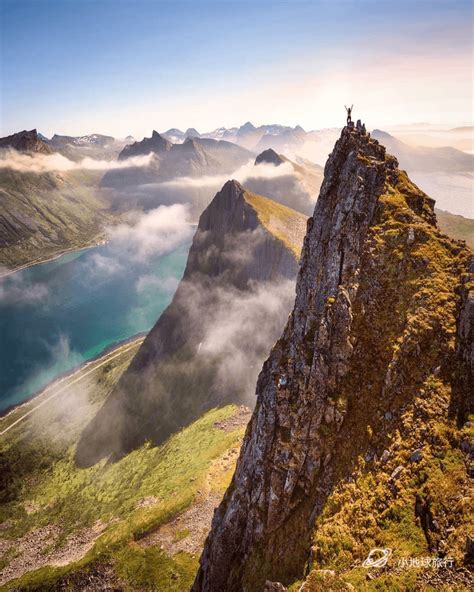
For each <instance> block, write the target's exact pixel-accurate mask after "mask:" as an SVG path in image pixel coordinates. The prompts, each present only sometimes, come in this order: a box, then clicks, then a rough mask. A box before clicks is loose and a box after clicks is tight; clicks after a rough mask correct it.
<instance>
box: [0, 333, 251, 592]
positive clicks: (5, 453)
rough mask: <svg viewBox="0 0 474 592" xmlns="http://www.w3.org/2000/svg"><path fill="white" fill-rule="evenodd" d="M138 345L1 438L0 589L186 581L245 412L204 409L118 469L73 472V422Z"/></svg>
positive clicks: (151, 586)
mask: <svg viewBox="0 0 474 592" xmlns="http://www.w3.org/2000/svg"><path fill="white" fill-rule="evenodd" d="M138 346H139V342H137V343H136V344H135V345H134V346H132V347H131V348H128V349H127V348H124V353H123V354H121V355H119V356H118V357H117V358H115V359H114V360H112V361H110V363H108V364H106V365H105V366H103V367H101V368H99V369H98V370H97V371H96V372H95V373H93V374H92V375H89V376H88V377H85V378H84V379H83V380H81V381H79V383H76V384H75V386H74V387H72V386H71V388H70V389H69V390H68V391H66V393H64V394H63V395H61V396H60V397H58V399H56V400H55V401H54V402H50V403H48V404H46V405H45V406H44V407H43V408H42V409H41V410H38V411H36V412H35V413H33V414H32V415H30V417H29V418H27V419H26V420H24V421H23V422H22V423H20V424H18V425H17V426H15V427H14V428H13V429H12V430H10V431H9V432H7V434H5V435H4V436H2V440H1V444H0V464H1V468H2V472H1V475H2V477H1V478H2V487H1V495H2V499H1V502H2V505H1V513H0V522H1V531H0V582H1V584H2V586H1V588H0V589H2V590H23V591H24V590H64V589H73V590H80V589H84V587H85V586H86V585H89V586H91V585H95V586H97V587H96V588H92V589H97V590H99V589H100V590H101V589H104V588H103V587H100V586H104V585H108V586H110V587H113V586H116V587H117V588H119V589H127V590H137V591H138V590H157V589H160V590H167V591H168V590H169V591H176V592H178V591H181V590H185V589H186V588H188V587H189V586H190V585H191V583H192V579H193V577H194V574H195V571H196V568H197V555H198V554H199V550H200V548H201V546H202V544H203V541H204V537H205V535H206V532H207V529H208V528H209V526H210V520H211V517H212V511H213V508H214V507H215V505H216V504H217V503H218V501H219V499H220V497H221V495H222V492H223V490H224V489H225V487H226V486H227V484H228V482H229V480H230V477H231V474H232V471H233V466H234V462H235V459H236V454H237V451H238V447H239V443H240V441H241V438H242V435H243V429H244V426H245V424H246V421H247V420H248V413H247V412H246V411H244V410H242V409H237V408H235V407H227V408H225V409H221V410H219V411H216V410H214V411H210V412H209V413H208V414H207V415H205V416H204V417H203V418H201V419H199V420H198V421H197V422H196V423H195V424H193V425H191V426H189V427H188V428H187V429H186V430H183V431H182V432H180V433H178V434H176V435H175V436H173V437H172V438H171V439H170V440H169V441H168V442H166V443H165V444H163V445H162V446H160V447H152V446H150V445H148V444H145V445H144V446H142V447H141V448H139V449H138V450H136V451H134V452H133V453H132V454H130V455H128V456H127V457H126V458H124V459H122V460H121V461H120V462H118V463H115V464H104V463H101V464H99V465H96V466H95V467H93V468H91V469H78V468H77V467H76V466H75V464H74V459H73V456H74V449H75V445H76V443H77V439H78V436H79V434H80V432H81V430H82V428H83V426H84V423H85V422H86V421H87V420H88V419H89V418H90V417H91V416H92V415H93V414H94V412H95V411H96V410H97V407H98V406H99V405H100V404H101V403H102V401H103V399H104V398H105V397H107V395H108V393H109V392H110V390H111V388H112V387H113V385H114V384H115V383H116V381H117V379H118V377H119V376H120V374H121V373H122V372H123V371H124V369H125V368H126V367H127V366H128V364H129V362H130V359H131V357H132V356H133V355H134V353H135V352H136V349H137V347H138ZM35 404H36V401H35V400H33V401H31V402H30V403H28V404H27V405H26V407H22V408H18V409H17V410H15V411H14V412H13V413H12V414H11V415H9V416H7V417H4V418H2V419H0V429H4V428H5V427H7V426H8V425H10V424H11V423H12V422H13V421H14V420H15V419H16V418H17V417H18V416H19V415H20V414H22V413H24V411H26V410H28V409H31V408H32V406H34V405H35ZM162 547H163V548H164V550H163V549H162ZM107 589H108V588H107Z"/></svg>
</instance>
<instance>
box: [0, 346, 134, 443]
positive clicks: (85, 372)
mask: <svg viewBox="0 0 474 592" xmlns="http://www.w3.org/2000/svg"><path fill="white" fill-rule="evenodd" d="M144 339H145V338H144V337H143V336H142V337H138V338H137V339H135V340H134V341H131V342H130V341H129V342H127V343H125V344H123V345H120V346H118V348H115V349H113V350H112V351H111V352H109V353H108V354H105V355H104V356H103V357H100V358H98V359H97V360H94V361H92V362H88V363H87V364H86V366H82V367H81V368H78V369H77V370H75V371H74V372H73V373H72V374H68V375H67V376H64V377H63V378H60V379H59V380H57V381H55V382H54V383H53V384H52V385H51V386H49V387H46V389H45V390H44V391H43V392H42V393H40V394H39V395H38V396H37V398H38V399H40V398H41V399H42V398H43V397H44V396H46V399H44V400H42V401H41V403H38V404H37V405H35V406H34V407H33V408H32V409H30V410H28V411H27V412H26V413H24V414H23V415H21V416H20V417H19V418H18V419H16V420H15V421H14V422H13V423H11V424H10V425H9V426H8V427H6V428H5V429H4V430H2V431H0V436H3V435H4V434H6V433H7V432H8V431H9V430H11V429H12V428H13V427H15V426H16V425H17V424H19V423H20V422H21V421H23V420H24V419H26V418H27V417H28V416H29V415H31V414H32V413H34V412H35V411H37V410H38V409H40V408H41V407H43V405H46V403H49V401H51V400H52V399H55V398H56V397H57V396H59V395H61V394H62V393H64V391H66V390H67V389H68V388H69V387H70V386H72V385H73V384H76V383H78V382H80V381H81V380H83V379H84V378H86V376H89V375H90V374H92V373H93V372H95V371H96V370H98V369H99V368H101V367H102V366H104V365H105V364H108V363H109V362H111V361H112V360H115V358H118V357H119V356H121V355H122V354H124V353H127V352H128V351H130V350H131V349H133V348H134V347H136V346H137V344H138V343H139V342H140V341H143V340H144ZM89 365H91V366H92V367H91V368H89V369H88V366H89ZM74 377H76V378H74ZM63 382H66V384H65V385H63V386H61V387H60V388H59V389H58V390H56V389H57V387H58V386H59V385H60V384H61V383H63ZM51 390H54V392H53V393H52V394H51V395H49V396H47V395H48V392H49V391H51ZM29 403H31V401H29ZM27 404H28V403H24V405H27ZM21 406H22V405H21ZM21 406H20V407H21ZM14 411H15V409H14V410H13V411H11V412H10V413H13V412H14ZM10 413H9V414H7V415H6V416H5V417H3V418H1V419H0V421H3V420H5V419H6V418H7V417H8V415H10Z"/></svg>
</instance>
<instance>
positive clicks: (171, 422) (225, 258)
mask: <svg viewBox="0 0 474 592" xmlns="http://www.w3.org/2000/svg"><path fill="white" fill-rule="evenodd" d="M305 231H306V218H305V217H304V216H303V215H302V214H299V213H298V212H295V211H294V210H291V209H289V208H286V207H284V206H282V205H280V204H277V203H275V202H273V201H272V200H270V199H267V198H265V197H262V196H260V195H256V194H253V193H250V192H247V191H245V190H244V189H243V188H242V187H241V186H240V185H239V184H238V183H237V182H236V181H229V182H227V183H226V184H225V185H224V187H223V188H222V190H221V191H220V192H219V193H217V195H216V196H215V197H214V199H213V201H212V202H211V204H210V205H209V206H208V207H207V208H206V210H205V211H204V212H203V213H202V215H201V218H200V220H199V225H198V228H197V231H196V234H195V236H194V240H193V244H192V246H191V250H190V252H189V256H188V261H187V265H186V269H185V272H184V276H183V279H182V281H181V283H180V285H179V286H178V289H177V291H176V294H175V296H174V298H173V301H172V303H171V304H170V306H169V307H168V308H167V310H166V311H165V312H164V313H163V315H162V316H161V317H160V318H159V320H158V321H157V323H156V325H155V326H154V327H153V329H152V330H151V331H150V333H149V335H148V336H147V338H146V340H145V342H144V343H143V345H142V347H141V349H140V351H139V352H138V354H137V356H136V357H135V358H134V360H133V362H132V364H131V365H130V368H129V370H128V371H127V372H126V373H125V374H124V376H123V378H122V379H121V381H120V383H119V385H118V387H117V388H116V389H115V391H114V392H112V394H111V395H110V397H109V399H108V400H107V402H106V403H105V405H104V407H103V408H102V409H101V411H100V412H99V414H98V415H97V417H96V418H95V419H94V421H93V422H92V423H91V424H90V425H89V426H88V428H87V429H86V430H85V432H84V434H83V437H82V439H81V442H80V443H79V446H78V449H77V454H76V458H77V461H78V463H79V464H81V465H88V464H91V463H94V462H96V461H97V460H99V459H100V458H102V457H104V456H109V455H120V454H122V453H124V452H128V451H130V450H132V449H134V448H135V447H137V446H139V445H140V444H142V443H143V442H144V441H145V440H146V439H151V440H152V441H154V442H156V443H159V442H162V441H163V440H164V439H165V438H166V437H168V436H169V435H170V434H171V433H173V432H175V431H176V430H178V429H180V428H181V427H183V426H185V425H187V424H189V423H190V422H191V421H193V420H194V419H196V418H198V417H200V416H201V415H202V413H204V411H206V410H208V409H210V408H212V407H214V406H220V405H223V404H226V403H229V402H234V403H241V402H252V398H253V397H252V395H253V387H254V384H255V380H256V377H257V373H258V370H259V367H260V366H261V363H262V362H263V360H264V358H265V356H266V354H267V352H268V350H269V348H270V347H271V345H272V344H273V343H274V342H275V340H276V338H277V337H278V335H279V334H280V333H281V330H282V327H283V326H284V323H285V320H286V318H287V316H288V313H289V311H290V308H291V302H292V300H293V297H294V279H295V278H296V273H297V270H298V260H299V255H300V250H301V245H302V242H303V237H304V234H305Z"/></svg>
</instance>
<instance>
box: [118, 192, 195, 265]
mask: <svg viewBox="0 0 474 592" xmlns="http://www.w3.org/2000/svg"><path fill="white" fill-rule="evenodd" d="M193 233H194V228H193V226H192V225H191V224H190V222H189V213H188V208H187V206H186V205H182V204H173V205H171V206H159V207H158V208H156V209H154V210H150V211H149V212H147V213H145V214H136V215H135V217H133V218H132V220H131V221H130V222H128V223H122V224H118V225H117V226H113V227H111V228H109V230H108V235H109V237H110V241H111V245H112V246H113V248H114V250H122V251H123V250H124V251H126V252H127V253H128V254H129V256H130V257H131V258H132V259H135V260H138V261H144V260H146V259H148V258H149V257H152V256H153V257H155V256H157V255H163V254H165V253H169V252H171V251H173V250H175V249H176V248H177V247H178V246H179V245H181V244H182V243H183V242H185V241H186V240H190V239H191V237H192V235H193Z"/></svg>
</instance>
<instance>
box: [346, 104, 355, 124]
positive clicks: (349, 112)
mask: <svg viewBox="0 0 474 592" xmlns="http://www.w3.org/2000/svg"><path fill="white" fill-rule="evenodd" d="M353 106H354V105H351V106H350V107H346V106H345V105H344V107H346V111H347V125H349V124H350V123H351V122H352V119H351V114H352V107H353Z"/></svg>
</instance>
